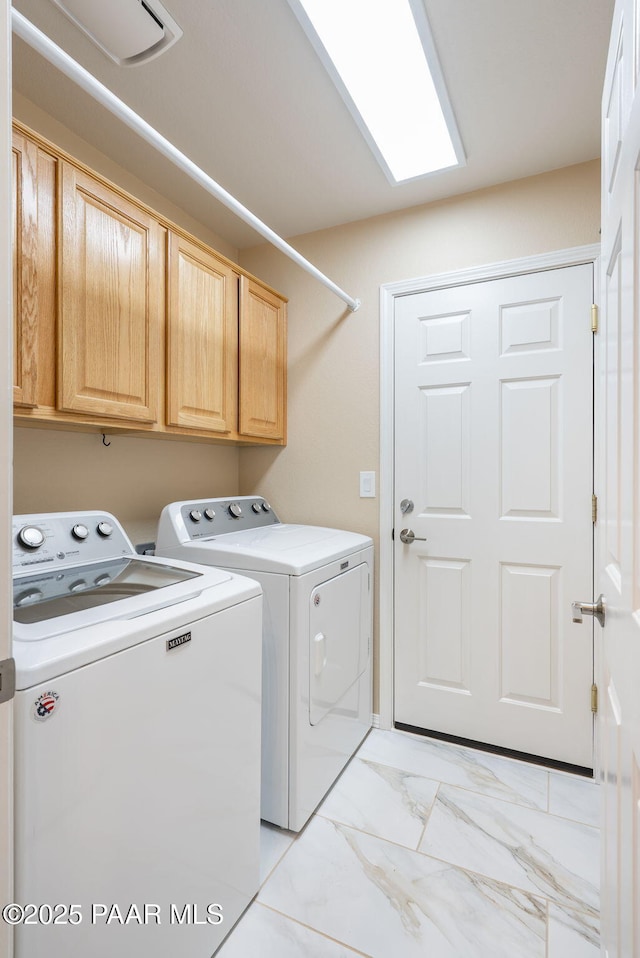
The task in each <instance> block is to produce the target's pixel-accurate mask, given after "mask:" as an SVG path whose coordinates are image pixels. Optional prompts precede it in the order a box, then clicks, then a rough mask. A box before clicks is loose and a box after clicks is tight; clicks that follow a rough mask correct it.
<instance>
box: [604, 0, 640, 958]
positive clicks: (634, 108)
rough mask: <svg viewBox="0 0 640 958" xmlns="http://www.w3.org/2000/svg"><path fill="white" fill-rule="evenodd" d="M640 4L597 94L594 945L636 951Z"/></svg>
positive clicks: (627, 4) (639, 888)
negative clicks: (598, 861)
mask: <svg viewBox="0 0 640 958" xmlns="http://www.w3.org/2000/svg"><path fill="white" fill-rule="evenodd" d="M639 6H640V4H639V3H638V2H637V0H619V2H618V3H617V4H616V10H615V13H614V19H613V29H612V35H611V44H610V48H609V60H608V64H607V72H606V78H605V86H604V95H603V143H602V289H603V297H602V299H603V303H602V306H603V309H602V323H601V329H600V332H599V333H598V336H597V337H596V344H597V345H596V362H597V379H596V383H597V388H596V396H597V397H598V401H599V403H598V404H599V407H600V410H601V415H599V416H598V419H597V424H598V429H597V442H596V463H597V466H598V469H597V486H596V488H597V491H598V495H599V499H600V505H601V510H600V512H601V516H602V521H600V522H599V523H598V532H597V538H596V543H597V574H596V592H598V593H600V592H602V593H604V595H605V597H606V605H607V612H606V619H605V625H604V628H600V626H599V625H597V626H596V637H595V638H596V661H597V664H598V675H599V686H600V689H601V694H600V713H599V714H600V717H601V718H600V722H599V728H598V741H599V749H598V751H599V757H600V765H601V775H602V782H603V791H604V822H603V856H602V866H603V867H602V948H603V954H605V955H606V956H607V958H640V484H639V483H640V332H639V322H640V313H639V301H640V300H639V297H640V242H639V234H640V173H639V170H640V94H639V93H638V79H639V76H640V10H639Z"/></svg>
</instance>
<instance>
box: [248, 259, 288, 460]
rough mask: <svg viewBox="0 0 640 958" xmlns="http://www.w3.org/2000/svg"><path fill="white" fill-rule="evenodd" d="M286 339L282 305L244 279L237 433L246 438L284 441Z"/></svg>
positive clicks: (266, 292)
mask: <svg viewBox="0 0 640 958" xmlns="http://www.w3.org/2000/svg"><path fill="white" fill-rule="evenodd" d="M286 335H287V334H286V305H285V303H284V301H283V300H282V299H280V298H279V297H278V296H276V295H275V294H273V293H271V292H270V291H269V290H267V289H265V288H264V287H262V286H260V285H259V284H258V283H254V282H253V281H252V280H250V279H248V278H247V277H244V276H243V277H242V280H241V283H240V346H239V349H240V424H239V430H238V431H239V432H240V433H241V434H243V435H245V436H256V437H258V438H261V439H279V440H281V441H284V439H285V436H286V409H285V390H286Z"/></svg>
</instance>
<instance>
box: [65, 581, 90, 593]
mask: <svg viewBox="0 0 640 958" xmlns="http://www.w3.org/2000/svg"><path fill="white" fill-rule="evenodd" d="M86 588H87V582H86V579H76V581H75V582H72V583H71V585H70V586H69V592H84V590H85V589H86Z"/></svg>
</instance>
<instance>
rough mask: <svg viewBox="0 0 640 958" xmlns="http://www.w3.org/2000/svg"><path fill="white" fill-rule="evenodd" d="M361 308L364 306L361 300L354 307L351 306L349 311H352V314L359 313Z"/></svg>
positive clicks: (357, 300)
mask: <svg viewBox="0 0 640 958" xmlns="http://www.w3.org/2000/svg"><path fill="white" fill-rule="evenodd" d="M361 306H362V303H361V302H360V300H359V299H356V300H355V302H354V304H353V306H351V304H349V309H350V310H351V312H352V313H357V312H358V310H359V309H360V307H361Z"/></svg>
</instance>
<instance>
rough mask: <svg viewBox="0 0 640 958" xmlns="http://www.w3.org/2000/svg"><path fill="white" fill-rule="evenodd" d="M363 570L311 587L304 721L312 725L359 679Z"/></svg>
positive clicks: (364, 633) (363, 645)
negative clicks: (306, 694)
mask: <svg viewBox="0 0 640 958" xmlns="http://www.w3.org/2000/svg"><path fill="white" fill-rule="evenodd" d="M368 574H369V572H368V566H367V565H366V564H365V563H363V564H362V565H359V566H356V567H355V568H354V569H350V570H349V571H348V572H343V573H342V574H341V575H337V576H335V577H334V578H332V579H328V580H327V581H326V582H323V583H321V585H318V586H316V588H315V589H314V590H313V592H312V593H311V596H310V604H309V641H310V649H309V722H310V723H311V725H317V724H318V723H319V722H321V721H322V719H323V718H324V716H325V715H326V714H327V713H328V712H330V711H331V709H332V708H333V707H334V706H335V705H337V704H338V703H339V702H340V700H341V699H342V698H343V697H344V695H345V693H346V692H348V691H349V689H350V688H351V686H352V685H353V684H354V682H356V681H357V679H358V678H359V677H360V676H361V675H362V673H363V671H364V669H365V667H366V665H367V661H368V657H369V631H368V622H369V617H368V615H367V609H368V601H369V600H368Z"/></svg>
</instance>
